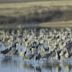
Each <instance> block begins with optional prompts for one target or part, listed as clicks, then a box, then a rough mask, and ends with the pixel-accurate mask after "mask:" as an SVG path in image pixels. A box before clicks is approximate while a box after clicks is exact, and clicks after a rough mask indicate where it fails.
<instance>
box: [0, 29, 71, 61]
mask: <svg viewBox="0 0 72 72" xmlns="http://www.w3.org/2000/svg"><path fill="white" fill-rule="evenodd" d="M0 37H1V38H2V39H1V43H3V45H4V46H5V47H4V48H5V49H2V50H0V54H3V55H4V56H13V55H18V56H21V57H22V58H23V59H27V60H31V59H35V60H40V59H43V58H46V59H49V58H52V59H56V60H62V59H68V58H70V57H71V56H72V29H71V28H45V29H44V28H42V29H24V30H17V31H15V32H14V31H11V32H9V31H8V32H6V33H3V35H2V36H0ZM0 46H1V45H0ZM0 48H1V47H0Z"/></svg>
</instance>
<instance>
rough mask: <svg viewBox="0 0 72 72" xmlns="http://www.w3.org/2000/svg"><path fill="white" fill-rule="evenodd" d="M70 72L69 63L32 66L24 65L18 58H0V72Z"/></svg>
mask: <svg viewBox="0 0 72 72" xmlns="http://www.w3.org/2000/svg"><path fill="white" fill-rule="evenodd" d="M4 71H5V72H72V65H71V63H66V62H65V63H63V62H60V63H57V64H53V63H45V64H44V65H39V66H34V65H32V64H28V63H25V61H23V60H22V59H21V58H20V57H17V56H15V57H7V56H6V57H4V56H3V57H0V72H4Z"/></svg>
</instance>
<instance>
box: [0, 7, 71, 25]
mask: <svg viewBox="0 0 72 72" xmlns="http://www.w3.org/2000/svg"><path fill="white" fill-rule="evenodd" d="M63 20H64V21H67V20H72V10H63V9H58V8H57V9H56V8H55V9H54V8H53V9H46V10H45V9H44V10H42V11H39V10H37V9H36V10H34V11H30V12H28V13H27V14H26V15H21V16H2V15H0V24H7V23H9V24H11V23H31V22H32V23H33V22H37V23H41V22H51V21H63Z"/></svg>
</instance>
